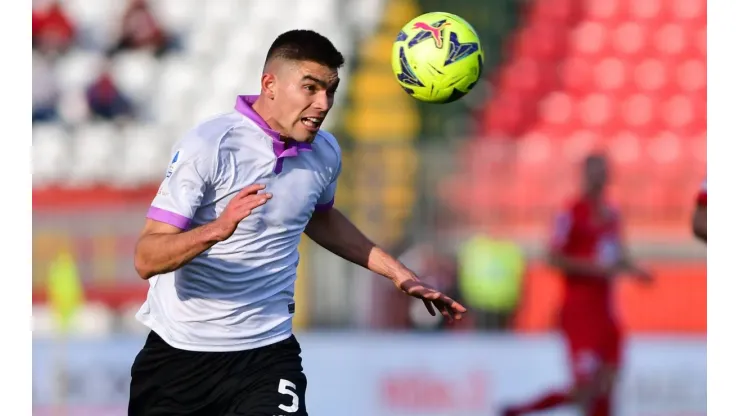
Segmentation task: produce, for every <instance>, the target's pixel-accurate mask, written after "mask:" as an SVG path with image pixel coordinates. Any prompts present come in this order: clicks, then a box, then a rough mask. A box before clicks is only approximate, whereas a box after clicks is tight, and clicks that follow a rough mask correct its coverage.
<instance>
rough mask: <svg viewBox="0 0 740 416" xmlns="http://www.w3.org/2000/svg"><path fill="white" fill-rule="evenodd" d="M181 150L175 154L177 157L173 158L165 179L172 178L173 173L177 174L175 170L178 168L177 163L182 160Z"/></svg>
mask: <svg viewBox="0 0 740 416" xmlns="http://www.w3.org/2000/svg"><path fill="white" fill-rule="evenodd" d="M180 152H181V151H180V150H178V151H176V152H175V156H173V157H172V161H171V162H170V166H169V167H168V168H167V174H165V178H169V177H170V176H172V173H174V172H175V168H176V167H177V162H178V161H179V160H180Z"/></svg>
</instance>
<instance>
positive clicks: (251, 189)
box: [234, 183, 265, 199]
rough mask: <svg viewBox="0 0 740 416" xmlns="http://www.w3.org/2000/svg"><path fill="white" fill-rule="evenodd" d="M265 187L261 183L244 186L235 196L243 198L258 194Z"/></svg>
mask: <svg viewBox="0 0 740 416" xmlns="http://www.w3.org/2000/svg"><path fill="white" fill-rule="evenodd" d="M263 189H265V185H262V184H260V183H255V184H252V185H249V186H246V187H244V188H243V189H242V190H241V191H239V193H238V194H236V196H235V197H234V198H238V199H242V198H244V197H246V196H248V195H253V194H256V193H257V192H259V191H261V190H263Z"/></svg>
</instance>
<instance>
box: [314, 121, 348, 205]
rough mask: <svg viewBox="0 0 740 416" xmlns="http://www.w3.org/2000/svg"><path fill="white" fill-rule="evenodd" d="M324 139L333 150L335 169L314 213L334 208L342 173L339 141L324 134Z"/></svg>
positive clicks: (332, 159) (332, 158) (332, 157)
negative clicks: (338, 182)
mask: <svg viewBox="0 0 740 416" xmlns="http://www.w3.org/2000/svg"><path fill="white" fill-rule="evenodd" d="M322 137H323V138H324V139H325V140H326V142H327V143H328V144H329V148H330V149H331V151H330V154H331V159H330V160H331V162H329V163H330V164H331V166H333V167H334V169H333V172H332V176H331V180H330V181H329V184H328V185H326V187H325V188H324V190H323V191H322V192H321V195H319V199H318V201H316V207H315V209H314V212H321V211H328V210H330V209H331V208H332V207H333V206H334V195H335V194H336V192H337V181H338V180H339V175H340V174H341V173H342V149H341V148H340V147H339V143H338V142H337V139H336V138H335V137H334V136H332V135H331V134H329V133H326V132H322Z"/></svg>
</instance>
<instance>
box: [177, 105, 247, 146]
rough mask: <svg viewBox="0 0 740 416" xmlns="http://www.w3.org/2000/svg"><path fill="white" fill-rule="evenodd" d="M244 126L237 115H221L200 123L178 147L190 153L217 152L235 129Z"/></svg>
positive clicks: (184, 137)
mask: <svg viewBox="0 0 740 416" xmlns="http://www.w3.org/2000/svg"><path fill="white" fill-rule="evenodd" d="M242 125H244V121H243V119H242V118H241V117H239V116H238V114H236V113H233V112H232V113H226V114H220V115H217V116H215V117H211V118H209V119H206V120H204V121H202V122H200V123H199V124H198V125H196V126H195V127H193V128H192V129H190V130H189V131H188V132H186V133H185V135H184V136H183V137H182V139H181V140H180V142H179V143H178V146H179V147H180V148H182V149H187V150H190V151H202V152H205V151H209V150H210V151H216V150H217V149H218V148H219V147H220V146H221V143H222V142H223V139H224V137H226V136H227V135H228V134H229V133H230V132H232V131H233V130H234V129H236V128H238V127H241V126H242Z"/></svg>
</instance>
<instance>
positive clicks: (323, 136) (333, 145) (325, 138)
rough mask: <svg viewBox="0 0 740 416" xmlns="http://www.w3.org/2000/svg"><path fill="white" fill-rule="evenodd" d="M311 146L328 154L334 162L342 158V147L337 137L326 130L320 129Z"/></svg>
mask: <svg viewBox="0 0 740 416" xmlns="http://www.w3.org/2000/svg"><path fill="white" fill-rule="evenodd" d="M311 147H312V148H313V149H314V150H318V151H319V152H320V153H322V154H325V155H327V157H329V158H331V161H332V162H334V163H339V162H341V160H342V148H341V147H340V146H339V142H338V141H337V138H336V137H334V135H333V134H331V133H329V132H328V131H326V130H319V132H318V133H317V134H316V137H315V138H314V140H313V143H312V144H311Z"/></svg>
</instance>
